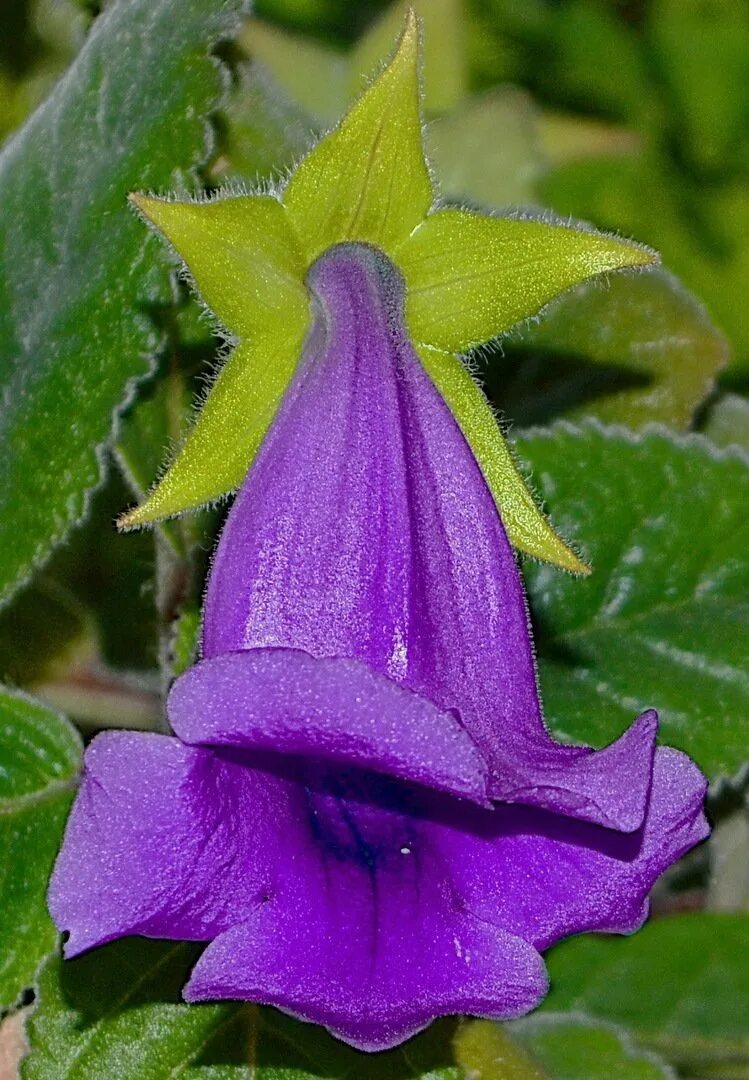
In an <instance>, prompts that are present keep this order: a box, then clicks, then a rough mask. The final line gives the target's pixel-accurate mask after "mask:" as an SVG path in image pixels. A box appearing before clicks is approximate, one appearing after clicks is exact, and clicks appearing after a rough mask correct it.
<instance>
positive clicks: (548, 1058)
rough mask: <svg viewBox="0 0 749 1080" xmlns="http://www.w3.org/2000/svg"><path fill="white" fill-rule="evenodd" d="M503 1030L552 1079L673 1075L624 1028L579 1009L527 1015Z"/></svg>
mask: <svg viewBox="0 0 749 1080" xmlns="http://www.w3.org/2000/svg"><path fill="white" fill-rule="evenodd" d="M506 1030H507V1031H509V1033H510V1034H511V1035H512V1037H513V1039H515V1040H516V1041H517V1042H519V1043H520V1045H521V1046H523V1047H525V1049H526V1050H528V1051H529V1052H530V1053H532V1054H533V1056H534V1057H535V1058H536V1060H538V1061H539V1062H541V1064H542V1065H543V1066H544V1067H545V1068H546V1070H547V1075H548V1076H549V1077H551V1078H553V1080H582V1078H583V1077H584V1078H585V1080H675V1077H674V1074H673V1072H672V1071H671V1069H669V1068H668V1066H667V1065H666V1064H665V1062H663V1061H659V1060H658V1059H657V1058H656V1057H655V1055H654V1054H652V1053H649V1052H647V1051H644V1050H641V1049H638V1048H637V1047H636V1046H635V1045H634V1042H633V1040H632V1039H631V1038H630V1036H629V1035H628V1033H627V1032H625V1031H623V1030H619V1029H617V1028H615V1027H613V1026H612V1025H611V1024H605V1023H601V1021H596V1020H591V1019H590V1018H589V1017H586V1016H583V1015H580V1014H572V1015H570V1014H568V1013H549V1014H548V1015H543V1016H539V1015H536V1016H530V1017H528V1019H526V1020H518V1021H516V1022H515V1023H513V1024H508V1025H507V1026H506ZM503 1080H504V1077H503ZM508 1080H509V1077H508Z"/></svg>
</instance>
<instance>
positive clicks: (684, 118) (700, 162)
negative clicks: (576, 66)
mask: <svg viewBox="0 0 749 1080" xmlns="http://www.w3.org/2000/svg"><path fill="white" fill-rule="evenodd" d="M648 32H649V38H650V44H651V48H652V52H653V59H654V62H655V64H656V65H657V67H658V69H659V72H660V75H661V78H662V80H663V81H664V82H665V83H666V88H667V93H668V95H669V97H670V99H671V102H672V105H673V106H675V108H674V110H673V111H674V113H675V114H676V115H675V116H674V117H673V122H674V128H675V135H676V137H677V138H678V139H679V145H680V148H681V150H682V153H683V152H684V151H685V150H686V152H687V153H688V154H689V156H690V157H691V158H692V160H693V162H694V163H695V164H696V165H697V166H698V167H701V168H704V169H713V170H714V169H720V168H721V167H723V168H725V167H726V166H729V167H730V166H731V165H733V164H734V163H735V160H736V159H737V158H740V155H741V154H742V153H743V154H744V155H745V154H746V137H747V132H748V131H749V105H748V104H747V100H746V95H745V94H737V93H736V92H735V88H736V87H737V86H746V85H747V84H749V10H747V8H746V6H745V5H744V4H736V3H735V2H734V0H710V2H709V3H705V2H704V0H655V2H654V3H653V4H652V8H651V11H650V12H649V19H648ZM696 41H698V42H699V44H700V47H699V49H695V47H694V43H695V42H696ZM746 160H747V159H746V156H744V163H745V162H746ZM708 197H709V196H708Z"/></svg>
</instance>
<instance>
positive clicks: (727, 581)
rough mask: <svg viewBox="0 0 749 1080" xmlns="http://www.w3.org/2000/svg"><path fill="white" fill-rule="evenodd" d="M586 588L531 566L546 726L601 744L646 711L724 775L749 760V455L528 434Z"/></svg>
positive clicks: (626, 438) (621, 438)
mask: <svg viewBox="0 0 749 1080" xmlns="http://www.w3.org/2000/svg"><path fill="white" fill-rule="evenodd" d="M516 445H517V450H518V454H519V455H520V458H521V460H523V461H525V462H527V463H528V464H529V465H530V466H531V468H532V470H533V478H534V480H535V482H536V483H537V484H538V486H539V488H540V491H541V494H542V495H543V496H545V498H546V499H547V500H548V504H549V506H550V507H551V509H552V511H553V513H554V519H555V521H556V522H557V524H558V525H559V527H560V528H561V529H562V530H563V532H564V533H565V534H566V535H568V536H571V537H572V538H573V539H575V540H577V541H578V542H579V543H580V544H581V546H582V547H583V550H584V551H585V554H586V555H588V556H589V558H590V562H591V564H592V566H593V573H592V574H591V575H590V577H589V578H587V579H586V580H585V581H579V580H573V579H570V578H565V577H563V576H562V575H559V574H555V573H554V572H553V571H550V570H549V569H548V568H544V567H540V566H532V565H528V566H527V567H526V572H527V580H528V587H529V593H530V603H531V613H532V616H533V620H534V623H535V625H536V629H537V635H536V646H537V650H538V659H539V668H540V677H541V688H542V693H543V699H544V703H545V711H546V716H547V720H548V722H549V723H550V725H551V727H552V729H553V730H554V731H555V732H556V733H557V735H559V736H560V737H563V738H568V739H572V740H575V741H585V742H592V743H594V744H597V745H599V746H600V745H603V744H605V743H607V742H610V741H611V740H612V739H614V738H615V737H617V736H618V735H619V734H620V733H621V732H622V731H623V730H624V728H625V727H626V726H627V725H628V724H630V723H631V721H632V719H633V718H634V716H635V715H636V714H637V713H639V712H641V711H642V710H643V709H645V708H650V707H652V708H655V709H657V710H658V711H659V713H660V718H661V735H662V738H663V741H664V742H665V743H669V744H671V745H673V746H678V747H680V748H681V749H683V750H686V751H687V753H689V754H691V756H692V757H694V759H695V760H696V761H697V763H698V765H699V766H700V767H701V768H702V769H703V770H704V771H705V772H706V773H707V774H708V776H709V777H710V778H711V779H715V778H717V777H719V776H722V775H724V774H733V773H735V772H736V771H737V770H738V769H739V768H740V767H741V766H742V764H743V763H744V762H745V761H746V756H747V755H746V747H747V738H748V737H749V677H748V676H747V672H746V665H745V660H746V657H745V650H744V642H743V640H742V635H741V634H740V633H737V628H739V627H741V626H743V625H744V624H745V622H746V619H747V617H748V616H749V604H748V603H747V595H748V593H747V590H748V588H749V564H747V560H746V550H747V543H748V542H749V520H747V516H746V501H747V497H749V461H748V460H747V458H746V456H744V455H742V454H741V453H740V452H739V451H735V452H730V451H724V452H719V451H717V450H716V449H715V448H714V447H713V446H712V445H711V444H710V443H709V442H708V441H707V440H706V439H703V438H701V437H699V436H688V437H683V436H676V435H673V434H671V433H669V432H667V431H666V430H665V429H648V430H646V431H645V433H643V434H642V435H640V436H636V435H634V434H631V433H628V432H626V431H625V429H623V428H604V427H601V426H600V425H598V424H596V423H593V422H591V423H588V424H585V425H584V426H582V427H579V428H575V427H572V426H570V425H567V424H559V425H556V426H555V427H553V428H550V429H547V430H545V431H544V430H538V431H537V432H531V433H529V434H528V435H526V436H525V437H524V438H522V439H520V440H518V442H517V444H516Z"/></svg>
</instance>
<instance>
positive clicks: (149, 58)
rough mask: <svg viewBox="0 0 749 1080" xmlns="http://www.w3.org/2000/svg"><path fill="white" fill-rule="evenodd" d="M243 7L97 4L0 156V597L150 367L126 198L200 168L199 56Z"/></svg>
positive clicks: (140, 259) (150, 247)
mask: <svg viewBox="0 0 749 1080" xmlns="http://www.w3.org/2000/svg"><path fill="white" fill-rule="evenodd" d="M243 7H244V0H221V2H219V0H210V2H206V0H184V2H183V3H181V4H180V5H179V18H175V10H174V4H173V3H172V2H171V0H128V2H127V3H113V4H109V5H107V9H106V11H105V12H104V14H103V15H102V16H101V17H100V18H99V19H97V21H96V22H95V24H94V28H93V30H92V32H91V34H90V36H89V38H88V41H87V42H86V44H85V45H84V47H83V49H82V51H81V52H80V53H79V55H78V57H77V59H76V61H75V62H74V63H73V65H72V67H71V68H70V69H69V70H68V72H67V74H66V75H65V76H64V77H63V79H62V80H61V82H60V83H59V84H58V86H57V88H56V89H55V91H54V92H53V94H52V95H51V97H50V98H49V99H48V100H47V101H46V102H45V104H44V105H42V106H41V108H40V109H39V110H38V111H37V112H36V113H35V114H34V116H33V117H32V118H31V119H30V121H29V122H28V123H27V124H26V126H25V127H24V128H23V129H22V130H21V131H20V132H19V134H18V135H17V136H16V137H15V138H14V139H12V140H11V141H10V142H9V143H8V144H7V146H6V147H5V149H4V151H3V153H2V155H1V156H0V204H2V207H3V214H2V223H1V224H0V252H2V254H0V371H2V375H0V390H2V395H3V401H4V407H3V411H2V416H0V456H2V458H3V461H4V462H5V466H4V469H3V474H2V480H1V482H0V598H6V597H7V596H9V595H10V593H11V592H12V591H13V590H14V589H15V588H16V587H17V586H18V584H19V583H20V582H22V581H23V580H24V579H25V578H26V577H28V575H29V574H30V572H31V570H32V569H33V567H35V566H36V565H38V564H39V563H40V562H41V561H42V560H43V559H44V558H45V557H46V556H47V554H48V553H49V551H50V550H51V549H52V547H54V545H55V544H57V543H59V542H60V540H62V538H63V537H64V536H65V535H66V533H67V531H68V529H69V527H70V526H71V525H72V524H73V523H74V522H75V521H77V520H79V519H80V518H81V517H82V516H83V515H84V513H85V511H86V506H87V493H88V492H89V491H90V490H91V488H92V487H94V486H95V485H96V484H97V483H98V481H99V478H100V471H101V466H100V460H99V453H98V450H97V448H100V447H101V446H102V444H103V443H105V442H106V440H107V439H108V438H109V435H110V432H111V427H112V415H113V412H115V411H116V410H117V409H118V408H119V407H120V406H121V405H122V403H123V401H124V400H125V399H126V398H127V396H128V393H129V392H130V385H131V381H132V380H133V379H135V378H137V377H139V376H143V375H144V374H146V372H147V371H148V370H149V368H150V365H151V357H152V355H153V353H154V351H155V349H156V348H157V347H158V343H159V336H158V334H157V333H156V331H155V329H154V326H153V324H152V322H151V320H150V318H149V316H148V311H147V309H148V307H149V305H151V304H153V303H155V302H157V301H168V299H169V292H170V291H169V285H168V281H167V277H166V275H165V274H164V272H163V270H160V271H158V272H157V269H156V264H157V260H156V256H157V254H158V245H157V244H156V243H155V241H152V240H149V239H148V238H147V236H146V235H145V234H144V230H143V227H142V225H141V224H140V223H139V222H138V221H136V220H135V219H134V217H133V215H132V213H131V212H130V211H129V210H128V207H127V205H126V195H127V193H128V191H131V190H133V189H134V188H149V187H161V188H169V187H173V186H175V185H179V184H184V182H185V180H186V178H187V170H189V169H190V168H192V167H193V166H194V165H195V164H196V163H198V162H199V161H200V160H201V159H202V158H203V157H204V155H205V151H206V126H205V118H206V115H207V113H208V112H209V111H210V110H211V109H213V108H214V107H215V105H216V103H217V101H218V99H219V95H220V92H221V83H222V80H221V78H220V73H219V71H218V69H217V67H216V65H215V63H214V62H213V61H212V60H211V59H210V58H209V57H208V55H207V49H208V47H209V45H210V44H211V43H212V42H214V41H216V40H217V39H218V38H221V37H225V36H227V35H228V34H230V33H231V32H232V31H233V30H234V27H235V25H236V22H237V17H238V15H239V13H240V12H241V10H242V9H243ZM134 73H137V78H134Z"/></svg>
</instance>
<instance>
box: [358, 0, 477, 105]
mask: <svg viewBox="0 0 749 1080" xmlns="http://www.w3.org/2000/svg"><path fill="white" fill-rule="evenodd" d="M463 6H464V5H463V0H396V3H394V4H391V5H390V6H389V7H387V8H385V10H384V11H383V13H382V15H381V16H380V17H379V18H378V19H377V20H376V21H375V22H374V23H372V25H371V26H370V27H369V29H368V30H367V31H366V32H365V33H364V34H363V35H362V36H361V37H360V38H359V40H358V41H357V42H356V44H355V45H354V48H353V49H352V50H351V52H350V53H349V56H348V68H349V86H348V89H349V92H350V94H351V96H352V97H353V96H355V95H356V93H357V92H358V90H359V88H360V86H361V73H362V71H371V69H372V68H373V67H374V65H375V64H377V63H378V62H379V61H380V59H381V58H382V57H383V56H384V55H385V54H386V52H387V50H388V48H389V47H390V43H391V42H392V41H393V39H394V38H395V37H396V36H397V34H398V31H399V29H400V27H401V26H402V25H403V20H404V18H406V17H407V16H408V12H409V9H410V8H413V10H414V11H415V12H416V14H417V16H418V17H419V19H420V20H421V22H422V24H423V27H424V105H425V107H426V110H427V112H428V113H429V114H430V115H433V114H435V113H443V112H447V111H448V109H453V108H454V107H455V106H456V105H457V104H458V102H459V101H461V100H462V98H463V97H464V96H465V94H466V93H467V91H468V55H467V53H468V48H467V45H468V43H467V41H466V36H467V35H466V16H465V11H464V10H463Z"/></svg>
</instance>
